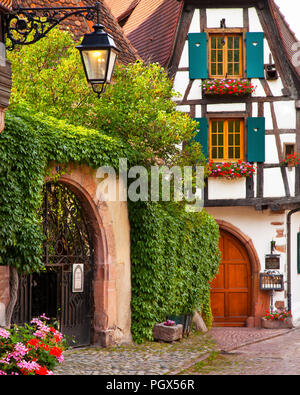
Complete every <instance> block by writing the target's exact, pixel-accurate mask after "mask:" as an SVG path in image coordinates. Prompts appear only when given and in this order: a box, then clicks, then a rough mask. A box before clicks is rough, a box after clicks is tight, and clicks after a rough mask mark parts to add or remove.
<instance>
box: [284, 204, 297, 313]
mask: <svg viewBox="0 0 300 395" xmlns="http://www.w3.org/2000/svg"><path fill="white" fill-rule="evenodd" d="M298 211H300V207H299V208H296V209H294V210H291V211H290V212H289V213H288V215H287V254H286V255H287V300H288V310H292V293H291V216H292V215H293V214H295V213H297V212H298Z"/></svg>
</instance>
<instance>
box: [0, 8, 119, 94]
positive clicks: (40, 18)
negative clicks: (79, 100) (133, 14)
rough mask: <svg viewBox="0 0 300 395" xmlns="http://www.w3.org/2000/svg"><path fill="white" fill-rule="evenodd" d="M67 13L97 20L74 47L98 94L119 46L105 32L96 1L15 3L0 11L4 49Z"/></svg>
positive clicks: (25, 41)
mask: <svg viewBox="0 0 300 395" xmlns="http://www.w3.org/2000/svg"><path fill="white" fill-rule="evenodd" d="M71 16H78V17H84V18H85V19H86V20H88V21H93V20H95V18H96V17H97V22H96V24H95V25H94V26H93V28H94V31H93V32H92V33H88V34H85V35H84V38H83V41H82V43H81V44H80V45H78V46H77V47H76V48H77V49H78V50H79V51H80V54H81V60H82V63H83V67H84V71H85V75H86V79H87V81H88V83H89V84H91V86H92V88H93V91H94V92H95V93H97V95H98V97H100V95H101V93H103V92H104V91H105V87H106V84H108V83H110V81H111V78H112V74H113V70H114V66H115V62H116V60H117V55H118V52H119V49H118V48H117V47H116V45H115V43H114V40H113V38H112V37H111V36H110V35H109V34H108V33H106V32H105V30H104V27H103V26H102V25H101V24H100V2H97V3H96V4H95V6H89V7H51V8H45V7H37V8H22V7H15V8H13V11H12V12H11V13H9V14H5V15H4V22H5V23H4V29H5V33H6V36H7V38H8V39H9V40H10V45H9V46H7V49H8V50H13V49H14V48H15V46H16V45H30V44H33V43H35V42H37V41H39V40H40V39H41V38H43V37H45V36H46V35H47V33H49V31H50V30H51V29H53V28H54V27H55V26H57V25H59V23H60V22H62V21H64V20H65V19H67V18H69V17H71Z"/></svg>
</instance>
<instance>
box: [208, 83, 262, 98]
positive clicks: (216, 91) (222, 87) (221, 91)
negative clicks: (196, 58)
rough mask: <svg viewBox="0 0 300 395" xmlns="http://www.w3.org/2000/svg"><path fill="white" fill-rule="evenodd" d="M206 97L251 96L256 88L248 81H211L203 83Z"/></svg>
mask: <svg viewBox="0 0 300 395" xmlns="http://www.w3.org/2000/svg"><path fill="white" fill-rule="evenodd" d="M202 88H203V93H204V94H205V95H232V96H241V95H247V94H251V93H253V92H254V91H255V89H256V87H255V86H254V85H253V84H252V83H251V81H249V80H247V79H242V80H240V79H211V80H205V81H203V82H202Z"/></svg>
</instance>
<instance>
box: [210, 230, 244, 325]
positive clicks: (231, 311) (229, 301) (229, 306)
mask: <svg viewBox="0 0 300 395" xmlns="http://www.w3.org/2000/svg"><path fill="white" fill-rule="evenodd" d="M219 246H220V250H221V265H220V270H219V274H218V275H217V276H216V278H215V279H214V280H213V282H212V287H211V308H212V314H213V317H214V321H213V325H214V326H245V325H246V321H247V318H248V317H249V316H250V311H251V310H250V308H251V265H250V261H249V258H248V255H247V252H246V250H245V248H244V246H243V244H242V243H241V242H240V241H239V240H238V239H236V238H235V237H234V236H232V235H231V234H230V233H228V232H225V231H221V237H220V244H219Z"/></svg>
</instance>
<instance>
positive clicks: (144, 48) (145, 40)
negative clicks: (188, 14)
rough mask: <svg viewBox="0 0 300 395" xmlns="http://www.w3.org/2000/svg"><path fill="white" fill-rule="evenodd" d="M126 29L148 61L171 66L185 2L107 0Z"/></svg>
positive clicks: (169, 0) (167, 0)
mask: <svg viewBox="0 0 300 395" xmlns="http://www.w3.org/2000/svg"><path fill="white" fill-rule="evenodd" d="M107 3H108V6H109V7H110V8H111V10H112V12H113V13H114V15H115V16H116V17H117V19H118V21H119V22H121V19H122V18H126V17H127V16H128V15H129V14H130V16H129V18H128V20H127V21H126V23H125V24H124V26H123V31H124V33H125V35H126V36H127V38H128V39H129V40H130V41H131V43H132V44H133V46H134V47H135V48H136V49H137V51H138V53H139V55H140V56H141V58H142V59H143V60H144V61H145V62H158V63H160V64H161V65H163V66H167V64H168V61H169V59H170V56H171V53H172V50H173V46H174V42H175V36H176V31H177V26H178V22H179V19H180V15H181V11H182V8H183V2H179V1H176V0H139V1H137V0H107Z"/></svg>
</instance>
